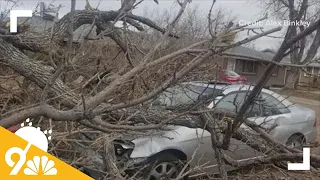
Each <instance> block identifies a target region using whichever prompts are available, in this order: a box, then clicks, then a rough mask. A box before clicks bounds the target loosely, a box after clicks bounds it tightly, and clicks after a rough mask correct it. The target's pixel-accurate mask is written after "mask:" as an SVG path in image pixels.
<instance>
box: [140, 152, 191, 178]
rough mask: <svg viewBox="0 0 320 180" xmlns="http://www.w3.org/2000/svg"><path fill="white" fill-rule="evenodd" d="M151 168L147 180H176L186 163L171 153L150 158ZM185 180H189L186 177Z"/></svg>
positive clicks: (148, 170) (147, 173) (146, 176)
mask: <svg viewBox="0 0 320 180" xmlns="http://www.w3.org/2000/svg"><path fill="white" fill-rule="evenodd" d="M148 165H149V168H148V169H147V172H146V173H145V174H146V175H145V178H144V179H147V180H164V179H165V180H170V179H176V178H177V177H178V175H179V173H180V172H181V170H182V169H183V167H184V165H185V163H184V162H183V161H182V160H181V159H179V158H178V157H176V156H175V155H173V154H170V153H160V154H158V155H155V156H153V157H151V158H150V161H149V163H148ZM183 179H185V180H186V179H188V177H184V178H183Z"/></svg>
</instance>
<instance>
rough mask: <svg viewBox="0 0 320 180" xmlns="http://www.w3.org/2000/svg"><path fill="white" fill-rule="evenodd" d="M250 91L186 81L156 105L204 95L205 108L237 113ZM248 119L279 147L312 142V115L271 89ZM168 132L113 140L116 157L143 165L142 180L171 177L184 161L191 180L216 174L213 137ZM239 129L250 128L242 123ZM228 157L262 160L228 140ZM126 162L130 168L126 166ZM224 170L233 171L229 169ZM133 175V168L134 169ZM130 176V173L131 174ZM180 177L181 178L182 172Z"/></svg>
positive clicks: (197, 132)
mask: <svg viewBox="0 0 320 180" xmlns="http://www.w3.org/2000/svg"><path fill="white" fill-rule="evenodd" d="M252 88H253V87H250V86H246V85H245V86H243V85H225V84H216V83H214V84H208V83H201V82H190V83H184V84H182V85H179V86H176V87H173V88H169V89H168V91H166V92H164V93H163V94H161V95H160V96H159V97H158V98H157V101H156V104H157V105H160V106H161V105H163V106H178V105H181V104H184V105H185V104H192V103H193V102H194V101H196V100H198V99H199V98H201V97H200V96H204V97H212V96H209V95H212V94H213V97H214V99H213V100H211V103H210V102H208V107H209V108H213V107H215V108H218V109H219V108H220V109H224V110H230V111H233V112H237V110H238V109H239V108H240V106H241V104H242V103H243V102H244V99H245V98H246V96H247V95H248V91H250V90H251V89H252ZM247 116H248V118H249V120H251V121H254V122H256V123H257V124H259V125H261V126H262V127H264V128H265V129H267V130H269V134H270V135H271V136H272V137H273V138H274V139H276V140H278V141H280V142H281V143H283V144H286V145H290V146H303V145H304V144H307V143H312V142H314V141H315V140H316V134H317V132H316V117H315V112H314V111H313V110H311V109H308V108H305V107H303V106H300V105H297V104H293V103H291V102H289V101H288V100H286V99H285V98H284V97H282V96H280V95H279V94H277V93H274V92H272V91H270V90H267V89H263V90H262V91H261V93H260V95H259V96H258V98H257V100H256V101H255V103H254V105H253V106H252V107H251V108H250V111H249V112H248V113H247ZM167 128H169V129H170V130H166V131H161V132H160V134H157V135H151V136H147V137H140V138H134V139H132V138H131V139H129V140H130V141H129V140H125V139H119V140H116V141H115V152H116V155H117V157H118V159H126V163H127V166H128V167H130V164H131V167H134V166H135V167H141V166H144V167H145V168H144V170H143V171H142V172H144V174H148V176H146V177H145V179H150V180H152V179H155V180H161V179H174V178H176V177H177V176H178V175H179V174H180V171H181V170H182V168H183V163H181V162H190V164H189V167H188V168H192V169H193V171H192V173H191V174H188V176H189V177H192V176H199V175H203V174H207V173H210V174H214V173H217V172H218V171H217V168H218V167H217V161H216V159H215V155H214V150H213V149H212V144H211V134H210V133H209V132H208V131H206V130H203V129H200V128H188V127H183V126H172V125H170V126H167ZM241 128H244V129H247V130H248V131H250V129H249V128H248V127H246V126H244V125H242V126H241ZM226 153H227V154H228V155H229V156H230V157H232V158H233V159H235V160H238V161H243V160H246V159H250V158H254V157H257V156H261V155H262V154H261V153H260V152H258V151H256V150H254V149H252V148H251V147H249V146H248V145H247V144H245V143H243V142H241V141H239V140H236V139H231V146H230V147H229V149H228V151H226ZM128 164H129V165H128ZM227 169H228V170H232V169H234V168H233V167H231V166H227ZM132 171H133V172H131V173H133V174H135V173H136V170H132ZM129 173H130V172H129ZM180 175H181V174H180Z"/></svg>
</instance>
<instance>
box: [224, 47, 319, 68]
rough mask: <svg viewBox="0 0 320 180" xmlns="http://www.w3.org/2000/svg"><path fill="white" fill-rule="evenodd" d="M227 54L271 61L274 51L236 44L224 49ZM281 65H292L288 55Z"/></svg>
mask: <svg viewBox="0 0 320 180" xmlns="http://www.w3.org/2000/svg"><path fill="white" fill-rule="evenodd" d="M226 54H227V56H232V57H236V58H237V57H238V58H240V59H250V60H255V61H267V62H268V61H272V59H273V57H274V55H275V52H274V51H273V50H271V49H265V50H262V51H257V50H254V49H251V48H248V47H244V46H237V47H235V48H232V49H229V50H227V51H226ZM280 63H281V64H282V65H288V66H290V65H292V63H291V60H290V58H289V57H285V58H283V59H282V60H281V62H280ZM306 66H309V67H320V63H318V62H312V63H308V64H306Z"/></svg>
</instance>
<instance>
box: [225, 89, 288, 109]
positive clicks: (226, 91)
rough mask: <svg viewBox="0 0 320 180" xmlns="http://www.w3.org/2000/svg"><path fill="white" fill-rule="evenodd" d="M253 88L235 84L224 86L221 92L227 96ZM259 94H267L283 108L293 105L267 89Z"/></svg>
mask: <svg viewBox="0 0 320 180" xmlns="http://www.w3.org/2000/svg"><path fill="white" fill-rule="evenodd" d="M253 88H254V86H252V85H239V84H235V85H229V86H226V87H225V88H224V91H223V92H222V94H224V95H227V94H229V93H231V92H237V91H248V90H250V91H251V90H253ZM261 92H263V93H266V94H269V95H271V96H273V97H275V98H277V99H278V100H279V101H281V102H282V103H283V104H284V105H285V106H291V105H293V103H291V102H290V101H288V100H287V99H286V98H284V97H283V96H281V95H280V94H278V93H275V92H273V91H270V90H268V89H265V88H262V90H261Z"/></svg>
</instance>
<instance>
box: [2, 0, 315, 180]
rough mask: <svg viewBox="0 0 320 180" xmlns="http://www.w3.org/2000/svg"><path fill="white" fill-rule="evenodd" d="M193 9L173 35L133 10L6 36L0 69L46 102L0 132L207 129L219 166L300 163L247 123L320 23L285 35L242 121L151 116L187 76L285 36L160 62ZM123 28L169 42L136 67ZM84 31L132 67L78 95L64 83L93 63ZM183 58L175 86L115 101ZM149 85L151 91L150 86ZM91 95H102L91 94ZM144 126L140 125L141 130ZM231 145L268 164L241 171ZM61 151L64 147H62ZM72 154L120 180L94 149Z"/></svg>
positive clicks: (187, 52) (204, 45) (216, 39)
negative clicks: (80, 32) (61, 126)
mask: <svg viewBox="0 0 320 180" xmlns="http://www.w3.org/2000/svg"><path fill="white" fill-rule="evenodd" d="M214 2H215V1H213V5H214ZM188 3H189V1H187V0H185V1H184V2H183V3H181V9H180V11H179V12H178V14H177V16H176V17H175V18H174V19H173V21H172V22H171V23H170V24H169V26H168V27H167V28H161V27H159V26H158V25H157V24H156V23H154V22H153V21H152V20H150V19H148V18H145V17H141V16H136V15H133V14H132V13H129V12H130V11H131V10H132V9H127V10H126V12H125V13H124V12H123V9H122V10H121V11H120V10H119V11H99V10H77V11H76V10H74V9H73V10H71V12H70V13H68V14H66V15H65V16H64V17H63V18H61V19H59V20H58V21H57V22H56V23H55V24H54V26H53V27H52V29H48V30H47V31H46V32H44V33H38V32H32V31H27V32H25V33H21V34H17V35H8V34H2V35H1V36H0V62H1V63H2V64H5V66H6V67H9V68H10V69H12V70H14V72H15V73H18V74H20V75H21V76H23V77H24V78H25V79H27V80H28V81H31V82H32V83H34V84H35V85H36V86H37V88H39V89H40V90H39V92H41V97H40V98H39V99H37V100H36V101H35V102H34V103H32V104H28V106H24V107H21V108H19V109H15V110H14V109H10V111H9V110H6V111H4V113H2V114H1V116H0V117H1V120H0V126H3V127H5V128H8V127H10V126H12V125H15V124H19V123H21V122H23V121H24V120H25V119H27V118H34V119H36V118H42V117H45V118H47V119H50V121H51V120H52V121H53V122H66V123H68V122H72V123H75V124H77V126H79V124H80V125H82V127H89V128H92V129H95V130H98V131H101V132H103V134H108V135H110V136H111V135H114V134H117V135H118V136H119V134H121V133H124V132H132V133H134V132H135V131H146V130H150V129H155V130H156V129H163V128H165V125H167V124H175V125H182V126H187V127H191V128H204V129H206V130H208V131H209V132H211V134H212V142H213V143H212V144H213V145H214V147H215V151H216V156H217V157H218V158H219V159H223V160H222V161H221V163H228V164H230V165H233V166H237V167H239V166H247V165H250V164H255V163H261V162H262V163H270V162H273V161H276V160H277V158H278V160H279V161H284V160H290V161H294V160H295V161H299V160H301V157H302V154H301V151H299V150H296V149H292V148H289V147H286V146H285V145H282V144H280V143H279V142H276V141H275V140H273V139H272V138H271V137H270V136H269V135H268V134H267V133H266V132H265V131H264V130H263V128H261V127H260V126H259V125H257V124H255V123H254V122H251V121H248V120H247V117H246V114H247V112H248V110H249V108H250V106H251V105H252V103H253V102H254V101H255V97H256V96H257V94H258V93H259V92H260V91H261V89H262V87H263V86H264V84H265V83H266V82H267V80H268V79H269V78H270V76H271V75H272V71H273V69H274V68H275V66H277V62H280V61H281V59H282V58H283V57H285V56H286V55H287V53H288V50H289V49H290V47H291V46H292V44H294V43H296V42H298V41H299V40H301V39H302V38H304V37H306V36H308V35H309V34H311V33H312V32H314V31H315V30H317V29H318V28H319V27H320V20H317V21H315V22H314V23H313V24H311V25H310V26H309V27H308V28H306V29H305V30H304V31H302V32H301V33H299V34H297V35H296V36H294V37H292V36H291V35H290V36H289V34H291V33H290V32H291V30H292V28H290V27H289V28H288V32H287V35H286V37H285V39H284V41H283V43H282V45H281V47H280V49H279V50H278V52H277V53H276V55H275V56H274V58H273V62H274V63H271V64H270V65H269V66H268V67H267V69H266V71H265V73H264V75H263V76H262V77H261V79H260V81H259V82H258V84H257V85H256V86H255V87H254V89H253V90H252V92H250V93H249V96H248V98H247V99H246V101H245V102H244V104H243V105H242V107H241V108H240V111H239V112H238V113H237V114H234V113H232V112H222V111H217V110H215V109H213V110H208V109H206V108H200V109H198V107H202V104H201V102H197V103H195V104H194V105H193V106H191V107H189V108H184V109H174V110H166V109H157V108H150V107H149V104H150V103H149V101H150V100H152V99H154V98H155V97H156V96H157V95H159V94H160V93H162V92H163V91H164V90H165V89H167V88H168V87H170V86H172V85H174V84H177V83H179V81H180V80H181V79H183V78H184V77H185V76H188V75H189V74H190V72H192V70H194V69H196V68H197V67H199V66H200V65H201V64H203V63H205V62H206V61H209V60H210V58H211V57H214V56H218V55H220V54H222V53H223V52H225V51H226V50H228V49H231V48H234V47H236V46H240V45H242V44H246V43H248V42H251V41H253V40H255V39H258V38H260V37H263V36H266V35H268V34H271V33H273V32H276V31H279V30H281V28H280V27H278V28H274V29H271V30H268V31H265V32H263V33H261V34H257V35H254V36H251V37H247V38H245V39H243V40H240V41H237V42H231V43H230V42H229V43H227V44H226V43H222V41H223V40H224V38H225V36H227V35H228V34H229V33H230V32H234V33H237V32H240V31H242V30H243V28H244V27H245V26H232V27H226V28H225V29H224V30H223V31H221V32H215V33H209V34H210V35H211V37H208V39H204V40H201V41H199V42H196V43H194V44H191V45H189V46H188V47H185V48H183V49H180V50H177V51H174V52H172V53H169V54H165V55H161V56H159V57H157V56H156V52H157V51H160V50H161V45H162V44H164V43H165V41H166V40H167V39H168V38H179V37H177V36H176V35H175V34H174V32H173V29H174V27H175V25H176V23H177V22H178V21H179V19H180V18H181V16H182V14H183V12H184V10H185V9H186V6H187V4H188ZM123 13H124V14H123ZM210 13H211V12H210ZM119 16H121V17H119ZM209 17H210V16H209ZM117 20H120V21H123V22H124V23H128V24H130V25H131V26H133V27H135V28H136V29H137V30H140V31H143V30H144V27H143V26H142V25H141V24H144V25H146V26H148V27H150V28H153V29H155V30H157V31H159V32H161V33H163V37H162V38H161V39H160V40H159V42H158V44H156V45H154V46H153V48H151V49H150V50H149V51H148V53H146V54H144V55H143V56H142V57H141V56H135V59H134V61H135V63H132V59H131V58H132V56H131V55H130V52H131V51H130V49H132V48H133V47H132V46H130V47H129V45H128V43H127V42H125V38H124V37H122V36H121V35H120V34H121V32H122V31H123V30H120V29H119V28H117V27H115V26H114V24H115V21H117ZM210 23H212V20H210V18H209V26H211V24H210ZM84 24H89V25H90V24H91V25H92V26H96V27H97V28H98V29H99V32H100V34H98V35H97V37H98V39H96V40H92V41H94V42H96V41H104V40H105V37H106V36H107V37H110V38H111V39H112V40H113V41H114V42H115V43H116V44H117V45H118V46H119V47H120V49H121V51H124V52H123V53H124V54H125V56H124V58H125V59H126V60H128V62H127V63H126V64H123V65H122V66H123V69H122V70H121V71H120V70H119V71H117V72H114V73H113V74H112V76H111V75H110V76H108V77H107V78H109V79H108V81H107V82H104V81H103V79H104V78H105V77H102V78H100V79H99V78H96V76H92V75H90V76H89V77H88V78H87V79H86V80H87V82H88V83H90V82H91V80H92V78H93V79H94V78H96V79H98V81H99V82H104V83H102V84H103V85H101V86H99V84H95V85H94V88H92V89H89V90H90V91H89V90H87V89H85V88H82V89H80V90H79V89H77V88H71V87H69V84H71V83H70V82H66V80H65V78H61V76H62V75H65V76H66V74H67V71H69V70H70V69H71V70H72V69H74V68H75V66H76V65H77V63H79V62H81V61H83V60H84V58H86V57H87V56H86V55H83V54H82V53H83V51H82V50H83V49H85V48H86V47H87V46H89V45H90V44H89V40H87V39H84V42H82V43H81V44H80V45H79V44H78V45H76V44H75V43H73V39H72V33H73V32H74V30H76V29H77V28H79V27H80V26H82V25H84ZM124 31H128V29H124ZM211 31H212V30H211ZM0 32H2V31H0ZM225 32H228V34H225ZM66 38H69V39H68V43H65V39H66ZM90 41H91V40H90ZM23 50H27V51H32V52H36V53H43V54H45V55H49V56H45V57H46V59H45V60H43V61H37V60H35V59H32V58H30V57H28V56H27V55H26V53H23V52H22V51H23ZM72 52H75V53H72ZM52 54H55V56H54V57H55V58H54V59H53V61H54V62H55V64H58V65H59V66H58V67H53V66H52V65H51V64H50V63H48V62H51V60H50V58H52V57H53V56H52ZM184 56H188V57H189V58H188V61H187V62H186V63H185V64H179V66H178V67H176V68H175V69H174V71H173V72H170V73H171V76H170V77H169V78H165V79H160V78H159V80H158V81H157V82H153V85H154V86H153V87H151V88H149V89H147V93H144V94H143V95H139V96H137V97H134V98H127V97H126V98H124V99H125V100H124V101H123V100H122V99H121V100H114V99H116V98H118V95H117V92H118V91H121V90H125V93H128V94H130V93H131V92H132V89H130V88H129V87H130V86H133V85H134V84H135V83H137V82H140V83H141V82H142V83H143V82H145V81H147V79H146V78H145V79H143V78H142V77H143V74H144V73H146V72H148V71H150V70H154V69H155V68H157V67H159V66H161V65H163V66H164V65H166V64H167V63H169V62H171V63H172V62H177V63H179V58H181V57H184ZM107 61H108V60H107ZM56 62H58V63H56ZM99 73H100V72H99ZM103 73H104V72H103ZM106 74H108V73H106ZM137 77H138V78H137ZM139 78H140V79H139ZM137 79H138V80H137ZM141 79H142V80H141ZM149 83H150V84H152V83H151V82H149ZM128 89H129V90H128ZM93 90H94V91H96V92H94V93H92V92H93ZM215 114H223V116H224V118H222V119H217V118H215ZM226 119H228V120H226ZM213 122H216V123H217V124H218V125H217V124H213ZM138 123H140V124H141V125H136V124H138ZM241 124H246V125H247V126H249V127H250V128H251V129H252V130H254V131H255V132H257V133H258V135H256V134H253V133H250V132H248V131H246V130H244V129H241V128H239V127H240V125H241ZM69 128H71V130H74V129H73V128H74V127H73V125H71V127H68V128H66V131H69V130H70V129H69ZM71 130H70V131H71ZM80 132H81V133H80V134H79V135H74V136H73V138H75V139H76V140H79V139H81V140H83V141H87V140H88V139H90V138H88V136H89V135H88V133H86V132H85V130H80ZM216 133H220V134H223V135H224V138H223V141H222V142H219V141H218V140H217V139H216V138H215V134H216ZM89 134H90V133H89ZM103 134H100V137H102V136H103ZM71 136H72V135H71ZM90 136H91V135H90ZM115 137H117V136H115ZM232 137H233V138H236V139H238V140H241V141H243V142H245V143H247V144H248V145H250V146H251V147H253V148H254V149H256V150H259V151H261V152H263V153H266V157H265V158H257V159H255V160H251V161H248V162H245V163H243V164H238V163H235V161H234V160H232V159H230V157H227V156H226V155H225V154H224V153H223V151H224V150H227V149H228V148H229V143H230V139H231V138H232ZM102 139H103V138H102ZM110 139H112V138H109V139H108V142H109V143H108V145H106V146H108V147H107V148H105V149H104V152H108V153H107V154H108V156H109V157H110V156H112V152H109V150H110V147H112V146H110V142H111V140H110ZM93 144H94V143H93ZM55 146H59V143H57V144H56V145H55ZM80 146H81V145H80ZM72 147H73V148H75V149H77V150H79V149H80V150H79V151H86V152H87V151H89V152H87V153H88V154H87V156H91V157H95V158H93V159H96V160H95V161H94V162H95V163H98V164H101V167H104V171H107V172H108V174H112V175H115V174H116V175H117V176H119V173H118V172H117V168H116V167H113V165H112V164H114V163H112V162H110V161H113V160H114V158H103V156H101V154H97V153H96V152H95V151H94V149H95V147H92V148H91V149H90V150H87V148H82V147H79V145H77V144H75V143H73V144H72ZM100 148H101V147H100ZM53 149H55V148H53ZM83 149H85V150H83ZM108 149H109V150H108ZM275 153H281V154H275ZM106 159H108V160H106ZM311 160H312V163H313V165H314V167H318V166H319V162H320V161H319V160H320V157H318V156H316V155H312V156H311ZM221 167H223V166H221ZM220 172H221V175H222V176H224V178H226V177H225V176H226V174H225V173H224V172H225V171H224V170H223V168H221V169H220Z"/></svg>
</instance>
